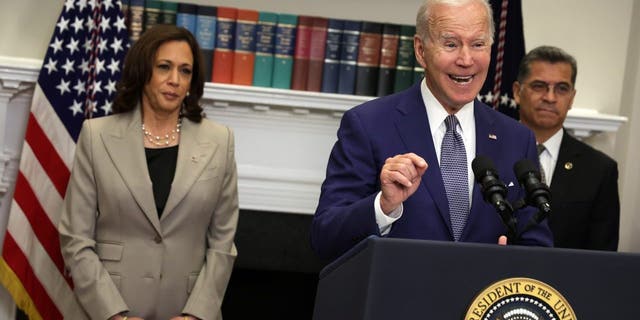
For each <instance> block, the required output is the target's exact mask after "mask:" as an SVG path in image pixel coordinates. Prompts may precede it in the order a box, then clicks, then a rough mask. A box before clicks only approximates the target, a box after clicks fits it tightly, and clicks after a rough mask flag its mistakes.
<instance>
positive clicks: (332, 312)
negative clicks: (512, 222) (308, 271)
mask: <svg viewBox="0 0 640 320" xmlns="http://www.w3.org/2000/svg"><path fill="white" fill-rule="evenodd" d="M512 278H516V279H522V278H526V279H534V280H537V281H540V282H542V283H544V284H547V285H549V286H551V288H552V289H555V290H556V291H557V292H553V293H549V292H548V290H546V289H543V288H541V287H540V286H538V287H537V288H534V289H532V290H531V293H534V294H535V295H539V297H538V298H539V299H538V300H542V302H543V303H542V304H544V302H545V301H544V300H545V299H547V298H549V301H548V303H549V304H548V305H546V306H545V307H543V306H542V305H538V304H537V302H536V305H537V306H538V307H540V310H547V312H549V310H548V309H552V310H553V311H554V312H555V313H556V315H555V318H554V317H551V316H549V315H544V314H543V315H537V316H535V315H529V316H530V317H529V318H527V317H526V315H522V316H521V317H516V316H513V317H512V318H511V319H536V317H537V319H557V320H569V319H572V320H575V319H580V320H589V319H594V320H596V319H598V320H601V319H640V306H639V305H640V302H638V301H639V300H638V299H639V298H640V255H638V254H631V253H618V252H602V251H591V250H574V249H560V248H539V247H524V246H498V245H497V244H496V245H489V244H478V243H460V242H458V243H454V242H440V241H426V240H409V239H389V238H378V237H370V238H367V239H365V240H363V241H362V242H360V243H359V244H358V245H356V246H355V247H354V248H352V249H351V250H350V251H348V252H347V253H345V254H344V255H343V256H341V257H340V258H338V259H337V260H336V261H334V262H332V263H331V264H329V265H328V266H326V267H325V268H324V269H323V270H322V271H321V272H320V282H319V284H318V291H317V295H316V303H315V307H314V315H313V319H314V320H329V319H330V320H341V319H345V320H359V319H366V320H378V319H380V320H382V319H384V320H388V319H393V320H405V319H434V320H448V319H455V320H461V319H465V320H469V319H483V320H484V319H509V318H508V317H505V316H504V315H503V316H501V317H497V311H496V313H494V314H493V315H492V316H484V315H483V316H482V317H480V316H476V315H480V314H481V312H480V311H483V310H484V311H488V310H489V307H490V305H491V303H494V305H495V304H497V302H498V301H500V300H501V299H503V298H505V297H509V296H508V295H506V294H505V291H506V290H505V289H506V288H507V287H506V286H505V287H501V288H498V289H496V291H494V292H493V293H492V292H489V293H488V294H486V295H484V296H483V294H482V293H483V291H484V292H485V293H486V290H485V289H487V288H488V287H489V286H490V285H492V284H494V283H496V282H500V281H501V280H505V279H512ZM512 284H513V283H512ZM524 287H525V286H524V284H523V285H522V286H518V284H515V286H511V288H512V289H513V288H517V289H519V290H520V291H523V292H524V291H525V290H524ZM529 287H530V288H531V287H533V286H529ZM511 293H513V292H511ZM501 294H502V296H503V297H502V298H501V297H500V296H501ZM558 294H559V295H560V296H562V297H564V299H565V300H566V303H567V304H568V306H567V305H566V304H565V303H564V302H563V303H559V302H553V301H554V300H551V299H550V298H557V297H558ZM510 297H511V298H512V299H510V300H509V301H514V300H518V301H520V298H518V299H513V298H514V297H517V295H514V294H512V295H510ZM494 298H495V299H494ZM522 299H523V300H522V301H520V302H518V303H520V304H523V303H524V298H522ZM492 300H493V301H492ZM503 300H504V299H503ZM527 301H529V300H527ZM532 301H533V300H532ZM474 303H475V305H474ZM504 303H506V301H503V304H504ZM532 306H533V305H532ZM545 308H546V309H545ZM569 308H571V309H569ZM533 309H536V307H535V306H533ZM470 310H475V312H476V313H475V314H474V313H473V311H472V312H471V315H472V316H469V314H470V313H469V312H470ZM570 310H572V311H573V312H569V311H570ZM534 311H535V310H534ZM512 315H513V314H512Z"/></svg>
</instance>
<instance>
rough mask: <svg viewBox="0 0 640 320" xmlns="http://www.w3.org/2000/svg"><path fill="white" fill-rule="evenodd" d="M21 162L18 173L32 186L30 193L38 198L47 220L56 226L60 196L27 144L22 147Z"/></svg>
mask: <svg viewBox="0 0 640 320" xmlns="http://www.w3.org/2000/svg"><path fill="white" fill-rule="evenodd" d="M21 160H22V161H20V172H21V173H22V174H23V175H24V176H25V178H26V179H27V181H29V184H30V185H31V186H33V187H32V191H33V193H35V195H36V197H37V198H38V202H39V203H40V205H41V206H42V209H43V210H44V211H45V213H46V214H47V216H48V218H49V220H51V223H52V224H53V225H54V226H57V225H58V221H59V220H60V215H59V214H58V211H60V208H61V207H62V200H63V198H62V196H60V194H59V193H58V192H57V190H56V189H55V186H54V185H53V183H51V180H49V177H48V176H47V173H46V172H45V171H44V168H42V166H41V165H40V163H39V162H38V161H37V159H36V156H35V155H34V154H33V150H31V146H30V145H29V144H28V143H25V144H24V146H23V147H22V156H21ZM43 219H44V218H43Z"/></svg>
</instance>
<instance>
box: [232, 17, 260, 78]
mask: <svg viewBox="0 0 640 320" xmlns="http://www.w3.org/2000/svg"><path fill="white" fill-rule="evenodd" d="M258 16H259V13H258V11H255V10H246V9H238V17H237V20H236V44H235V50H234V58H233V73H232V74H233V77H232V79H231V83H233V84H240V85H247V86H250V85H251V84H252V83H253V68H254V63H255V59H256V24H257V23H258Z"/></svg>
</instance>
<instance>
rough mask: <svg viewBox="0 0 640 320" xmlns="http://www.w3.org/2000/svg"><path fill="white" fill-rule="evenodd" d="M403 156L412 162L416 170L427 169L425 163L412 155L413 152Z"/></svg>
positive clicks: (420, 158)
mask: <svg viewBox="0 0 640 320" xmlns="http://www.w3.org/2000/svg"><path fill="white" fill-rule="evenodd" d="M403 156H405V157H407V158H409V159H411V162H413V165H414V166H416V167H418V168H426V167H427V161H425V160H424V159H423V158H422V157H421V156H419V155H417V154H415V153H413V152H409V153H405V154H403Z"/></svg>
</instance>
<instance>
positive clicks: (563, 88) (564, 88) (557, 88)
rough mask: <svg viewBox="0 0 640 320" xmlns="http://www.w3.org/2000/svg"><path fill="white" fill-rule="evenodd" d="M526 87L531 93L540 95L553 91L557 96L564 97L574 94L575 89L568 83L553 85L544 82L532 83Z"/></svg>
mask: <svg viewBox="0 0 640 320" xmlns="http://www.w3.org/2000/svg"><path fill="white" fill-rule="evenodd" d="M526 85H527V86H528V87H529V89H531V91H533V92H535V93H539V94H546V93H547V92H549V90H553V93H554V94H555V95H557V96H561V97H564V96H568V95H570V94H571V93H572V92H573V87H572V86H571V85H570V84H568V83H566V82H560V83H556V84H551V83H546V82H544V81H532V82H529V83H527V84H526Z"/></svg>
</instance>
